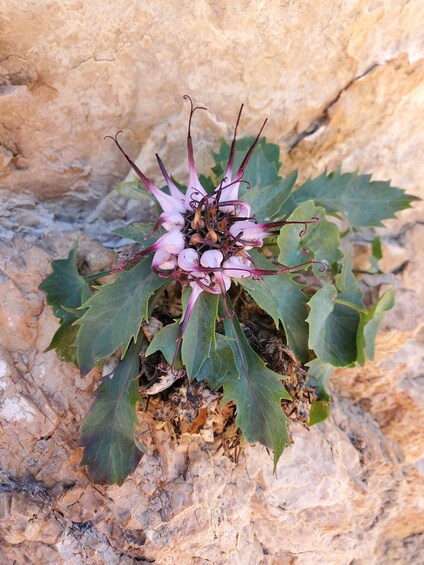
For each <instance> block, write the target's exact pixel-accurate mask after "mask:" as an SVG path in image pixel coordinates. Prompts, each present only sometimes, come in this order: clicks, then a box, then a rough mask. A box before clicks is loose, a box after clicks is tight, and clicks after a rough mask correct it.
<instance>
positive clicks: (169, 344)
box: [145, 323, 183, 370]
mask: <svg viewBox="0 0 424 565" xmlns="http://www.w3.org/2000/svg"><path fill="white" fill-rule="evenodd" d="M180 335H181V325H180V324H178V323H174V324H168V325H167V326H164V327H163V328H162V329H161V330H159V331H158V333H157V334H156V335H155V336H154V338H153V339H152V341H151V343H150V345H149V347H148V348H147V349H146V352H145V355H146V357H148V356H149V355H152V354H153V353H155V352H156V351H160V352H161V353H162V355H163V356H164V357H165V360H166V362H167V363H168V364H169V365H171V363H172V361H173V360H174V356H175V351H176V347H177V341H178V338H179V337H180ZM174 368H175V369H176V370H179V369H182V368H183V362H182V360H181V350H180V351H179V353H178V355H177V358H176V359H175V361H174Z"/></svg>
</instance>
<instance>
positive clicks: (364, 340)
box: [357, 288, 395, 365]
mask: <svg viewBox="0 0 424 565" xmlns="http://www.w3.org/2000/svg"><path fill="white" fill-rule="evenodd" d="M394 304H395V291H394V289H393V288H391V289H389V290H387V291H386V292H385V293H384V294H383V295H382V296H381V297H380V299H379V300H378V301H377V302H376V303H375V304H374V306H373V307H372V308H371V310H370V311H369V312H367V313H366V314H361V321H360V324H359V328H358V336H357V348H358V359H357V360H358V363H360V364H361V365H364V364H365V359H371V360H373V359H374V345H375V336H376V335H377V332H378V328H379V326H380V324H381V321H382V319H383V316H384V313H385V312H387V311H388V310H391V309H392V308H393V306H394Z"/></svg>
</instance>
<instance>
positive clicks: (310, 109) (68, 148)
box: [0, 0, 424, 565]
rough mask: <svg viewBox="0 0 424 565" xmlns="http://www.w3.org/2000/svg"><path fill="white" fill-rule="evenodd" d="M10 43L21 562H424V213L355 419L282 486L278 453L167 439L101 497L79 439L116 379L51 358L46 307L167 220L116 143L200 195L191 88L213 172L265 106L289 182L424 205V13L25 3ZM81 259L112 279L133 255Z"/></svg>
mask: <svg viewBox="0 0 424 565" xmlns="http://www.w3.org/2000/svg"><path fill="white" fill-rule="evenodd" d="M0 29H1V37H0V187H1V188H2V190H3V195H4V197H5V198H4V205H3V207H2V210H1V213H0V215H2V216H3V219H2V220H0V228H1V233H2V235H4V236H5V237H4V239H2V240H1V249H0V257H1V265H0V345H1V354H0V466H1V472H0V523H1V537H2V539H3V541H2V545H1V546H0V563H1V565H3V563H5V564H9V563H13V562H15V563H16V564H19V565H20V564H21V563H22V564H23V563H34V564H37V565H38V564H50V563H51V564H52V565H53V564H54V565H56V564H60V563H66V564H70V565H87V564H88V565H94V564H96V565H97V564H101V565H103V564H105V565H115V564H117V565H118V564H119V565H120V564H124V565H127V564H128V565H129V564H131V563H143V562H152V561H155V562H156V563H159V564H162V563H163V564H168V563H169V564H173V563H181V564H183V565H184V564H187V565H189V564H192V563H194V564H205V563H210V562H212V563H216V564H226V563H229V562H231V563H235V564H240V565H246V564H252V565H256V564H265V565H276V564H278V565H280V564H282V565H289V564H290V565H292V564H296V565H315V563H325V564H328V565H336V564H337V565H338V564H343V565H348V564H353V563H354V564H355V565H365V564H366V565H369V564H372V565H373V564H376V565H380V564H382V563H384V564H385V565H386V564H389V565H390V564H392V563H393V564H394V563H402V564H403V563H414V564H415V563H417V564H419V563H423V562H424V554H423V549H422V548H423V545H424V533H423V532H424V509H423V497H424V493H423V474H424V459H423V455H424V449H423V448H424V446H423V439H422V433H421V430H422V429H423V425H424V410H423V391H424V385H423V377H422V374H423V355H422V351H423V328H422V321H423V310H424V307H423V296H422V288H423V287H422V278H423V273H422V264H423V260H424V257H423V249H424V242H423V222H422V218H423V215H422V205H421V204H415V205H414V209H413V210H407V211H404V212H403V213H402V214H401V216H400V218H399V219H398V220H395V221H390V222H387V224H386V227H385V228H384V229H383V230H381V231H380V233H381V234H382V236H383V247H384V249H385V250H386V251H387V252H386V253H385V258H384V260H383V264H384V266H385V267H386V268H387V269H388V270H389V271H392V270H393V271H394V272H395V273H397V274H396V276H395V277H394V278H393V279H392V281H393V282H394V284H396V286H397V305H396V307H395V309H394V310H393V311H392V312H390V313H389V315H388V316H387V317H386V319H385V322H384V327H383V330H384V331H383V333H382V334H381V335H380V337H379V340H378V346H377V353H376V358H375V361H374V362H372V363H369V364H368V365H367V366H366V367H365V368H364V369H355V370H349V371H348V370H345V371H338V372H337V373H336V375H335V377H334V379H333V392H334V396H335V408H334V412H333V417H332V419H331V420H330V421H329V422H327V423H325V424H322V425H320V426H318V427H316V428H314V429H312V430H311V431H310V432H309V433H307V432H305V431H304V430H302V429H295V430H294V438H295V444H294V445H293V446H292V447H291V448H290V449H288V450H287V451H286V453H285V454H284V456H283V459H282V461H281V463H280V464H279V467H278V470H277V473H276V475H275V476H273V475H272V463H271V460H270V458H269V457H268V456H267V454H266V452H265V451H264V450H263V449H262V448H261V447H259V446H256V447H249V448H248V449H246V450H245V451H244V452H243V453H242V455H241V458H240V461H239V463H238V465H235V464H233V463H231V461H230V460H229V459H228V458H227V457H226V456H224V455H223V454H222V452H221V451H220V450H218V446H217V445H215V444H213V443H210V442H206V441H205V439H204V438H203V437H202V436H200V435H191V436H189V435H187V436H183V438H181V441H180V443H179V444H177V443H175V442H173V441H172V439H171V436H170V435H169V433H168V432H167V431H166V429H161V430H157V431H156V434H155V435H154V438H155V439H154V441H153V443H152V452H151V454H150V455H148V456H146V457H144V459H143V460H142V463H141V464H140V466H139V468H138V469H137V471H136V472H135V474H134V476H133V477H131V478H130V479H128V480H127V481H126V482H125V484H124V485H123V486H122V487H121V488H118V487H109V488H104V487H99V488H98V487H96V486H92V485H90V484H89V482H88V480H87V478H86V474H85V472H84V470H83V469H80V468H79V467H78V463H79V461H80V457H81V451H80V449H79V448H77V446H76V442H77V439H78V426H79V424H80V422H81V419H82V417H83V416H84V414H85V413H86V412H87V409H88V407H89V405H90V403H91V401H92V391H93V389H94V388H95V386H96V384H97V379H96V378H95V377H86V378H84V379H82V378H81V377H80V376H79V374H78V372H76V371H75V370H73V369H72V368H71V367H69V366H67V365H65V364H63V363H61V362H60V361H59V360H58V359H57V358H56V356H55V354H54V353H43V351H44V349H45V347H46V346H47V344H48V342H49V339H50V337H51V335H52V333H53V331H54V330H55V328H56V327H57V322H56V321H55V319H54V318H53V316H52V314H51V311H50V309H49V308H48V307H46V306H45V304H44V299H43V295H42V294H41V293H40V292H39V291H38V290H37V286H38V284H39V283H40V282H41V280H42V279H43V278H44V277H45V275H46V273H47V272H48V269H49V262H50V260H51V259H52V258H56V257H63V256H64V255H65V254H66V253H67V252H68V250H69V248H70V246H71V244H72V241H73V240H74V239H75V237H76V236H77V234H76V232H75V231H72V230H75V228H76V227H78V228H83V229H84V230H85V231H86V232H88V233H90V234H91V235H95V236H98V237H101V238H102V240H103V241H105V240H106V239H105V236H104V234H105V233H106V232H107V231H108V230H109V229H110V227H111V226H114V224H113V222H114V221H116V220H119V222H121V223H123V222H124V221H125V220H127V219H128V218H142V217H143V214H144V215H146V214H147V215H148V214H149V211H146V210H144V212H143V211H142V209H141V208H140V205H139V204H137V203H134V202H130V203H129V204H128V203H127V202H126V201H125V200H123V199H122V198H121V197H117V196H116V195H113V196H112V195H106V196H105V194H106V193H107V191H108V190H109V189H110V188H111V186H112V185H113V183H114V182H116V181H117V180H119V179H121V178H123V177H124V176H125V175H126V174H127V172H128V169H127V167H126V164H125V162H124V161H123V160H122V159H121V157H120V156H119V154H118V153H117V152H116V150H115V148H114V146H113V145H112V144H111V143H107V142H103V136H104V135H106V134H109V133H114V132H115V131H116V130H118V129H121V128H122V129H124V130H125V132H126V137H125V144H126V147H127V148H128V150H129V151H130V152H131V154H132V155H134V156H137V155H138V154H139V162H140V163H142V164H143V167H144V168H145V169H146V171H147V172H148V173H149V174H151V175H153V176H154V177H155V178H158V176H157V175H158V170H157V165H156V164H155V159H154V153H155V152H156V151H159V152H160V154H161V156H163V158H164V160H165V162H166V163H167V164H169V169H170V170H171V171H173V172H174V173H175V175H176V177H177V178H179V179H180V180H182V181H184V179H185V177H186V170H187V167H186V157H185V134H186V120H187V108H186V107H184V106H183V101H182V95H183V94H185V93H189V94H191V95H192V96H193V97H194V98H195V100H196V101H198V102H201V103H205V104H206V105H207V106H208V107H209V110H210V113H208V114H207V113H204V112H202V113H198V114H197V115H196V120H195V123H194V137H195V143H196V155H197V161H198V162H199V163H200V168H202V164H204V165H206V164H209V163H210V157H209V151H210V149H211V148H212V147H216V143H217V141H218V139H219V138H220V137H221V136H223V135H229V134H230V132H231V127H232V125H233V123H234V119H235V116H236V114H237V111H238V108H239V105H240V103H241V102H245V104H246V106H245V112H244V115H243V122H242V125H241V133H242V134H245V133H249V134H251V133H255V132H256V130H257V128H258V126H259V125H260V123H261V122H262V120H263V119H264V117H266V116H268V117H269V118H270V120H269V124H268V126H267V131H266V134H267V137H268V138H269V139H270V140H272V141H274V142H278V143H280V145H281V149H282V158H283V161H284V162H285V166H286V169H285V170H286V171H290V170H292V169H294V168H297V167H299V168H300V169H301V178H305V177H307V176H308V175H309V174H311V175H315V174H317V173H319V172H321V171H322V169H323V168H324V167H325V166H328V167H329V168H334V167H335V166H337V165H339V164H340V165H341V166H342V168H343V169H344V170H352V169H355V168H358V169H359V170H360V171H361V172H367V173H372V174H373V175H374V177H375V178H382V179H387V178H391V179H392V181H393V183H394V184H396V185H398V186H402V187H404V188H406V189H407V190H408V192H410V193H413V194H416V195H421V196H424V193H423V188H422V187H423V182H422V179H423V178H424V164H423V163H424V161H423V159H422V154H423V148H424V134H423V128H422V116H423V115H424V114H423V110H424V90H423V84H424V82H423V78H424V67H423V53H424V39H423V33H422V30H423V29H424V6H423V4H422V2H420V1H419V0H411V1H409V2H393V1H391V0H382V1H369V0H351V1H349V2H341V1H340V2H339V1H337V2H324V1H321V0H319V1H315V2H310V1H307V2H289V1H287V2H279V1H276V0H275V1H274V0H271V1H270V2H247V1H246V2H241V3H240V2H239V3H235V2H223V1H212V0H210V1H206V0H199V1H196V2H194V1H182V0H172V1H170V2H166V3H165V2H164V3H158V2H153V1H150V0H149V1H145V2H137V3H136V2H122V1H121V0H120V1H118V2H113V3H107V2H106V3H105V2H99V1H98V0H93V1H90V2H88V1H85V0H62V1H59V0H51V1H50V0H49V1H48V0H40V1H38V2H30V1H29V0H24V1H19V2H18V1H17V0H9V1H7V2H3V3H2V4H1V7H0ZM100 197H104V198H103V199H102V200H101V201H99V198H100ZM55 198H58V200H57V201H54V200H51V199H55ZM69 230H71V231H69ZM64 231H69V234H68V235H67V236H63V233H62V232H64ZM372 237H373V234H371V233H368V234H365V236H364V237H363V238H362V239H361V240H358V241H357V243H358V244H361V245H364V244H366V243H367V242H369V241H370V240H371V239H372ZM80 248H81V251H82V252H83V253H84V256H85V258H86V260H87V262H88V264H89V266H90V267H91V268H93V269H95V268H99V269H102V268H104V266H106V265H107V264H108V263H110V261H111V260H112V257H113V254H112V252H110V251H102V250H101V246H100V245H99V244H95V243H93V242H92V241H91V240H89V239H87V238H84V236H82V235H80ZM358 261H360V264H361V265H364V264H365V263H366V259H365V258H362V259H361V258H358ZM383 282H385V283H386V282H387V280H386V279H384V280H383ZM139 416H140V420H141V421H142V424H143V427H142V428H141V429H140V433H142V432H143V430H145V429H147V428H150V429H153V428H154V423H153V422H152V421H150V420H149V419H148V417H147V416H144V415H143V414H142V413H140V414H139Z"/></svg>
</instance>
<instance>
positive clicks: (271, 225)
mask: <svg viewBox="0 0 424 565" xmlns="http://www.w3.org/2000/svg"><path fill="white" fill-rule="evenodd" d="M319 221H320V220H319V218H317V217H316V216H313V217H312V218H311V219H310V220H304V221H300V220H299V221H287V220H281V221H279V222H268V223H266V224H262V226H263V227H264V228H265V229H272V228H274V227H275V228H281V227H284V226H288V225H297V224H300V225H303V229H302V230H301V231H300V232H299V237H304V236H305V235H306V232H307V231H308V225H310V224H317V223H318V222H319ZM273 233H279V232H273Z"/></svg>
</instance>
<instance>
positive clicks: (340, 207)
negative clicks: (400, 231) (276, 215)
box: [284, 170, 416, 229]
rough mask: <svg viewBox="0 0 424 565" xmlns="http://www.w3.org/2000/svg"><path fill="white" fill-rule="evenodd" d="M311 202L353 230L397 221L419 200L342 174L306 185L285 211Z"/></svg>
mask: <svg viewBox="0 0 424 565" xmlns="http://www.w3.org/2000/svg"><path fill="white" fill-rule="evenodd" d="M311 199H312V200H314V202H315V203H316V204H317V206H323V207H324V208H325V209H326V210H327V212H328V213H329V214H337V213H341V214H342V215H343V216H344V217H345V219H346V221H347V222H348V224H349V225H350V226H351V228H353V229H359V228H361V227H368V226H381V225H382V223H381V222H382V220H386V219H388V218H394V217H395V214H396V212H399V211H400V210H403V209H405V208H409V207H410V205H411V202H412V201H413V200H416V198H415V197H413V196H409V195H408V194H405V191H404V190H402V189H400V188H396V187H394V186H390V182H386V181H371V175H358V174H357V173H345V174H342V173H341V172H340V170H336V171H334V172H332V173H330V174H328V175H327V173H326V172H324V173H323V174H322V175H320V176H319V177H317V178H315V179H309V180H308V181H306V182H305V184H303V185H302V186H301V187H300V188H299V189H298V190H296V191H295V192H293V194H292V195H291V197H290V198H289V199H288V200H287V201H286V203H285V205H284V210H285V211H286V213H291V212H292V211H293V210H294V209H295V208H296V207H297V206H299V204H301V203H302V202H305V201H307V200H311Z"/></svg>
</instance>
